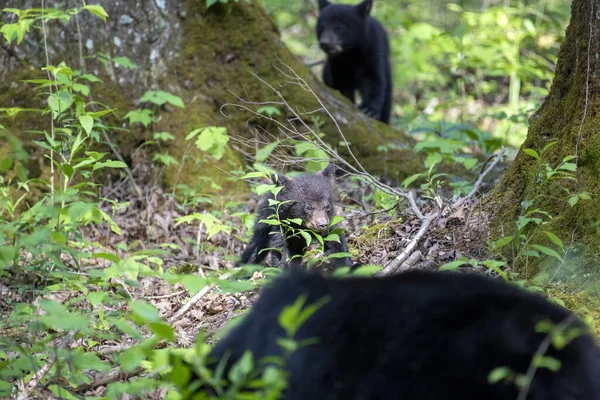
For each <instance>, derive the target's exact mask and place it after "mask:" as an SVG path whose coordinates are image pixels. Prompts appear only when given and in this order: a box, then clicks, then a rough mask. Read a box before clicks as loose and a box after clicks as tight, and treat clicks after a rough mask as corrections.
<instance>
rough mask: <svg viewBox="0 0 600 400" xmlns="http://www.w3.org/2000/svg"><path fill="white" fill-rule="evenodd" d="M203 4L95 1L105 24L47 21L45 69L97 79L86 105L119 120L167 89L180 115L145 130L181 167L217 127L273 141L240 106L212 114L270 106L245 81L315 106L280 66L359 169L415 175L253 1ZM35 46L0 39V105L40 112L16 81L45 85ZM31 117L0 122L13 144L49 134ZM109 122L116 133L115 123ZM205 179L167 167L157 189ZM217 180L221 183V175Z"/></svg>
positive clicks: (38, 44) (266, 94) (397, 135)
mask: <svg viewBox="0 0 600 400" xmlns="http://www.w3.org/2000/svg"><path fill="white" fill-rule="evenodd" d="M76 4H77V5H79V6H80V5H81V3H80V2H74V1H69V2H67V7H74V6H75V5H76ZM204 4H205V2H204V1H200V0H186V1H181V2H158V1H154V0H141V1H133V0H129V1H114V2H112V1H111V2H102V5H103V6H104V7H105V9H106V11H107V12H108V14H109V18H108V21H107V22H106V24H105V23H104V22H102V21H101V20H100V19H98V18H97V17H95V16H92V15H91V14H89V13H87V12H82V13H80V14H78V15H77V16H76V17H73V18H72V19H71V21H70V22H69V23H66V24H65V23H61V22H57V21H49V22H48V23H47V24H46V26H47V29H46V31H47V35H48V53H49V61H50V64H51V65H57V64H58V63H60V62H61V61H65V62H66V63H67V65H69V66H71V67H72V68H74V69H82V70H85V71H89V72H93V73H94V74H96V75H97V76H98V77H100V78H101V79H102V80H103V81H104V83H96V84H93V85H92V86H91V94H92V96H93V99H94V100H95V101H100V102H102V103H104V104H107V105H108V106H109V107H111V108H116V113H117V115H118V116H119V117H121V118H122V117H123V116H124V115H125V114H126V113H127V112H128V111H130V110H132V109H134V108H137V106H138V104H137V99H139V98H140V97H141V96H142V94H143V93H144V92H145V91H146V90H150V89H152V90H156V89H160V90H166V91H169V92H171V93H174V94H176V95H178V96H180V97H181V98H182V99H183V100H184V103H185V109H179V108H176V107H166V110H161V112H160V114H159V116H160V121H159V122H158V123H157V124H155V126H153V131H155V132H160V131H169V132H170V133H171V134H173V135H174V136H175V137H176V140H175V141H174V142H171V143H172V144H171V145H170V146H171V147H170V148H169V149H168V151H169V152H170V154H171V155H172V156H173V157H175V159H178V160H180V161H181V159H182V156H183V154H184V151H185V148H186V143H185V141H184V138H185V136H186V135H187V133H188V132H190V131H191V130H193V129H195V128H201V127H206V126H224V127H226V128H227V130H228V134H229V135H230V136H232V137H237V138H249V137H251V136H253V133H252V131H253V130H255V131H256V130H258V131H262V130H266V131H269V132H271V133H274V134H277V129H276V125H275V124H274V123H273V122H271V123H269V122H268V121H264V120H259V119H256V118H252V114H251V113H248V112H247V111H244V110H242V109H241V108H239V107H227V108H225V109H224V110H222V109H221V107H222V106H223V105H224V104H227V103H237V104H239V103H240V101H239V99H237V98H236V96H235V95H237V96H240V97H242V98H244V99H249V100H252V101H256V102H267V101H273V100H278V99H277V98H276V97H277V96H276V95H275V93H273V91H272V90H270V89H269V88H268V87H267V86H266V85H265V84H263V83H261V82H260V81H259V79H257V78H256V76H254V75H253V74H256V75H257V76H259V77H260V78H261V79H263V80H264V81H266V82H268V83H270V84H272V85H274V86H275V87H276V88H277V89H278V90H279V91H280V92H281V94H282V95H283V96H284V97H285V98H286V100H287V101H288V102H289V104H290V105H291V106H292V107H294V108H295V109H298V110H305V111H311V110H316V109H318V108H320V105H319V103H318V102H317V100H316V99H315V98H314V97H313V95H312V94H311V93H309V92H307V91H306V90H303V89H302V88H301V87H300V86H298V85H295V84H290V83H289V82H286V80H287V78H286V77H285V76H284V75H282V74H281V73H280V71H278V70H277V68H276V67H277V66H281V63H284V64H285V65H288V66H289V67H291V68H292V69H293V70H294V71H295V72H296V73H297V74H298V75H299V76H300V77H302V78H303V79H304V80H306V82H307V83H308V85H309V86H310V87H311V88H312V89H313V90H314V92H315V93H316V95H317V96H318V97H319V98H320V99H321V100H322V101H323V104H324V106H325V107H326V108H327V109H328V110H329V111H330V112H331V114H332V115H333V116H335V118H336V119H337V122H338V123H339V126H340V128H341V130H342V131H343V133H344V135H345V136H346V138H347V140H348V141H349V142H350V143H351V144H352V147H351V148H352V151H353V152H354V153H355V155H356V156H357V158H358V159H359V160H360V161H361V163H362V164H363V165H364V166H365V167H366V168H367V170H369V171H370V172H372V173H386V174H387V175H388V176H390V177H391V178H393V179H397V180H400V179H403V178H404V177H406V176H409V175H411V174H413V173H416V172H418V170H419V167H420V161H421V159H420V157H418V156H417V155H415V154H414V153H413V152H412V151H411V150H410V149H411V147H412V146H411V143H412V141H411V139H410V138H409V137H408V136H407V135H406V134H404V133H403V132H400V131H398V130H395V129H393V128H391V127H389V126H387V125H384V124H381V123H379V122H378V121H375V120H373V119H371V118H368V117H367V116H365V115H364V114H362V113H361V112H359V111H357V110H355V109H354V107H353V106H352V105H351V104H350V103H349V102H348V101H347V100H346V99H345V98H344V97H343V96H341V95H340V94H338V93H336V92H334V91H332V90H330V89H329V88H327V87H325V85H324V84H323V83H322V82H320V80H318V79H316V78H315V76H314V75H313V74H312V73H311V72H310V71H309V70H308V69H307V67H306V66H305V65H304V64H303V63H302V62H301V61H300V60H299V59H298V58H297V57H295V56H294V55H292V54H291V52H290V51H289V50H288V49H287V48H286V47H285V46H284V45H283V44H282V42H281V41H280V38H279V32H278V30H277V28H276V26H275V25H274V24H273V22H272V21H271V20H270V18H269V17H268V16H267V15H266V14H265V13H264V11H263V9H262V7H261V6H260V5H259V4H258V3H257V2H256V1H253V2H251V3H246V2H244V1H239V2H237V3H234V2H232V1H230V2H229V3H228V4H220V3H218V4H216V5H214V6H213V7H211V8H209V9H208V10H207V9H206V8H205V5H204ZM5 6H6V7H16V8H21V9H22V8H28V7H39V2H37V1H22V0H8V1H7V4H6V5H5ZM47 6H48V5H47ZM51 6H52V4H51ZM2 19H3V21H4V22H14V19H11V17H10V16H9V14H4V16H3V17H2ZM43 43H44V41H43V37H42V35H41V32H40V30H32V31H31V32H30V33H29V34H28V35H27V38H26V40H24V41H23V42H22V43H21V44H20V45H16V43H15V42H13V43H12V44H10V45H9V44H7V43H6V41H4V39H2V45H1V47H0V65H3V66H4V68H2V70H1V71H0V107H15V106H19V107H39V106H40V105H41V104H42V103H44V102H45V99H40V98H39V97H38V98H36V97H35V92H34V91H33V88H32V87H31V85H26V84H23V83H20V82H19V81H20V80H23V79H34V78H38V79H39V78H43V77H44V75H45V73H44V72H43V71H41V70H40V67H42V66H44V65H45V64H46V58H45V54H44V46H43ZM99 53H104V54H106V55H108V56H110V57H117V56H126V57H128V58H130V59H131V61H133V63H135V64H136V65H137V66H138V67H139V68H137V69H126V68H122V67H117V66H115V65H114V64H113V63H111V62H101V61H100V59H99V57H98V54H99ZM278 84H281V85H282V86H280V87H279V86H277V85H278ZM24 86H25V88H24ZM250 108H253V106H250ZM280 111H283V113H282V115H281V116H279V117H277V119H278V120H279V121H286V119H287V118H289V117H290V113H289V112H286V110H284V109H280ZM32 115H33V114H20V115H19V117H18V118H17V119H16V120H8V119H6V118H2V119H1V120H0V123H2V124H4V125H5V126H6V127H8V128H9V129H10V130H11V131H12V132H13V133H16V134H19V135H20V136H21V137H24V132H25V131H26V130H28V129H46V130H48V126H49V122H48V118H49V117H48V116H46V117H38V116H35V117H32ZM318 115H320V116H321V117H323V118H325V119H326V123H325V125H324V126H323V127H322V128H321V130H322V131H323V132H324V133H325V140H326V141H327V142H328V143H329V144H331V145H332V146H337V145H338V143H339V142H340V141H341V139H342V138H341V137H340V135H339V133H338V131H337V129H336V126H335V124H334V123H333V121H331V120H330V119H328V118H327V116H326V114H325V113H324V112H322V111H320V112H318ZM311 116H312V115H311V114H309V115H305V116H304V117H303V118H304V119H305V121H306V122H307V123H308V124H312V123H311ZM0 118H1V117H0ZM113 122H114V123H115V124H118V125H119V126H122V125H123V122H122V120H119V119H117V120H115V121H113ZM149 138H151V135H150V134H149V131H148V130H142V129H137V128H136V129H132V132H131V133H130V134H127V133H125V134H124V133H113V134H111V140H113V141H115V142H116V143H117V144H118V148H119V150H120V151H121V152H123V156H124V158H125V160H127V161H130V160H131V158H132V154H133V153H134V150H135V149H136V148H137V146H139V144H140V143H142V142H143V141H144V140H147V139H149ZM389 143H395V144H397V146H396V147H397V149H390V150H389V151H388V152H385V153H383V152H381V150H380V149H379V147H380V146H382V145H388V144H389ZM161 150H162V151H163V152H164V151H165V149H164V148H163V149H161ZM232 154H233V153H232V152H230V154H229V157H230V158H234V159H235V158H237V159H239V158H240V157H239V155H237V156H236V155H235V154H234V155H232ZM342 154H343V152H342ZM196 155H199V153H196ZM229 161H231V160H229ZM207 173H214V174H215V179H219V178H217V176H219V174H220V173H219V170H218V168H213V166H210V165H208V166H207V165H206V164H204V166H203V167H199V166H197V165H196V164H194V163H193V162H189V161H186V164H185V167H184V168H180V166H173V167H169V168H168V169H167V170H166V172H165V175H164V179H163V181H164V183H165V185H166V186H169V185H171V184H173V183H175V182H177V183H188V184H189V183H194V181H195V180H197V177H198V176H199V174H202V175H206V174H207ZM221 178H224V175H222V174H221Z"/></svg>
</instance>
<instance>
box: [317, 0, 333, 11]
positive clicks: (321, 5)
mask: <svg viewBox="0 0 600 400" xmlns="http://www.w3.org/2000/svg"><path fill="white" fill-rule="evenodd" d="M330 4H331V3H330V2H329V1H328V0H319V11H321V10H322V9H324V8H325V7H327V6H328V5H330Z"/></svg>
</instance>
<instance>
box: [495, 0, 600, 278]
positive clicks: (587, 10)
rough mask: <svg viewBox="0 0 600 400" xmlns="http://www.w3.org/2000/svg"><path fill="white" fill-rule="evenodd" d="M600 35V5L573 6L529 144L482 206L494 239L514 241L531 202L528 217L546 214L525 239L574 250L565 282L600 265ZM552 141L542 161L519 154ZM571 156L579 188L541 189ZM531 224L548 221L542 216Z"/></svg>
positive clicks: (563, 184)
mask: <svg viewBox="0 0 600 400" xmlns="http://www.w3.org/2000/svg"><path fill="white" fill-rule="evenodd" d="M599 35H600V1H598V0H574V1H573V4H572V15H571V22H570V24H569V27H568V29H567V33H566V39H565V42H564V44H563V46H562V48H561V50H560V53H559V55H558V62H557V66H556V76H555V78H554V82H553V84H552V88H551V90H550V93H549V94H548V97H547V98H546V100H545V102H544V104H543V105H542V107H541V108H540V109H539V110H538V111H537V112H536V113H535V114H534V115H533V116H532V117H531V118H530V121H529V122H530V127H529V132H528V135H527V140H526V141H525V143H524V144H523V146H522V148H521V151H519V153H518V155H517V157H516V159H515V161H514V162H513V163H512V164H511V165H510V167H509V168H508V170H507V171H506V173H505V176H504V177H503V179H502V181H501V182H500V183H499V184H498V186H497V187H496V188H495V190H494V191H493V192H492V193H491V195H490V196H489V197H488V199H487V201H486V206H487V209H488V210H489V211H490V212H491V213H492V216H493V218H492V228H493V231H494V233H495V236H496V237H499V236H501V235H502V236H504V235H513V233H514V226H515V225H514V221H515V220H516V219H517V218H518V217H519V216H522V215H524V214H525V211H524V208H523V206H522V202H523V201H525V200H527V201H533V204H532V205H531V206H529V208H528V210H533V209H536V208H537V209H541V210H544V211H547V212H549V213H550V214H551V216H552V219H551V220H550V221H549V223H548V224H547V225H545V226H542V227H537V228H535V229H534V231H533V232H532V231H529V233H528V234H529V235H532V234H533V235H536V238H535V239H534V240H533V243H539V244H543V245H547V246H549V247H554V248H556V247H555V246H554V245H553V244H552V243H551V241H550V240H549V237H547V235H545V234H544V233H543V232H542V231H543V230H547V231H548V230H549V231H551V232H553V233H555V234H556V235H558V236H559V237H560V238H561V239H562V240H563V242H564V243H565V244H566V245H567V247H568V246H569V245H570V244H573V245H574V249H572V250H573V251H570V252H568V257H567V259H566V263H565V265H563V266H562V268H563V270H564V271H565V272H566V271H569V273H570V274H571V273H573V272H574V271H577V272H579V273H580V272H582V270H581V269H579V267H586V268H585V270H584V271H592V270H594V269H595V270H596V271H597V266H598V265H599V264H600V229H599V224H600V202H599V201H598V198H599V197H600V177H599V174H600V132H599V127H600V117H599V112H600V57H599V55H600V40H599V39H600V36H599ZM552 140H556V141H557V143H556V145H554V146H553V147H551V148H550V149H549V150H548V151H546V152H545V153H544V154H543V155H542V156H541V161H537V160H536V159H535V158H534V157H532V156H531V155H528V154H527V153H526V152H525V151H524V150H525V149H528V148H529V149H533V150H535V151H537V152H538V153H541V152H542V149H543V148H544V146H546V145H547V144H548V143H550V142H551V141H552ZM569 155H573V156H577V158H576V159H575V160H574V161H573V162H576V163H577V171H576V178H577V181H576V182H575V181H571V180H568V179H559V180H554V181H551V182H544V180H545V178H546V177H547V175H546V169H545V165H544V164H546V163H548V164H549V165H550V166H551V167H552V168H556V167H557V166H558V165H559V164H560V162H561V161H562V160H563V159H564V157H566V156H569ZM564 189H568V191H569V192H570V194H569V193H567V192H566V191H565V190H564ZM581 192H588V193H590V194H591V196H592V199H591V200H588V201H585V200H579V201H578V203H577V204H576V205H575V206H573V207H571V205H569V204H568V200H569V199H570V198H571V197H572V196H573V195H574V194H577V193H581ZM536 216H538V217H542V218H544V219H547V218H546V217H543V215H542V214H539V213H538V214H537V215H536ZM529 237H531V236H529ZM550 261H552V260H550ZM555 262H556V260H554V263H555ZM538 267H539V266H538ZM537 271H539V268H529V269H528V270H527V271H526V272H528V273H535V272H537ZM578 275H581V274H578Z"/></svg>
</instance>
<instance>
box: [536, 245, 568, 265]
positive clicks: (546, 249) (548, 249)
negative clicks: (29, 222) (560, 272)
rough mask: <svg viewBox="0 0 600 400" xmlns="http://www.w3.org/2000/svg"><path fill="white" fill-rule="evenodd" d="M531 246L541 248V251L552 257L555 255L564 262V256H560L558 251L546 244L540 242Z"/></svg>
mask: <svg viewBox="0 0 600 400" xmlns="http://www.w3.org/2000/svg"><path fill="white" fill-rule="evenodd" d="M531 247H533V248H535V249H537V250H539V251H540V252H542V253H544V254H546V255H548V256H550V257H554V258H556V259H557V260H558V261H561V262H562V260H563V259H562V257H561V256H560V254H558V253H557V252H556V251H554V250H552V249H550V248H548V247H546V246H541V245H539V244H532V245H531Z"/></svg>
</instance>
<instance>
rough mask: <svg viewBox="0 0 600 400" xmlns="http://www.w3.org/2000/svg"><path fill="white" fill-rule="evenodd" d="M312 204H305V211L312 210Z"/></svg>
mask: <svg viewBox="0 0 600 400" xmlns="http://www.w3.org/2000/svg"><path fill="white" fill-rule="evenodd" d="M312 209H313V208H312V206H311V205H310V204H305V205H304V211H312Z"/></svg>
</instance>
